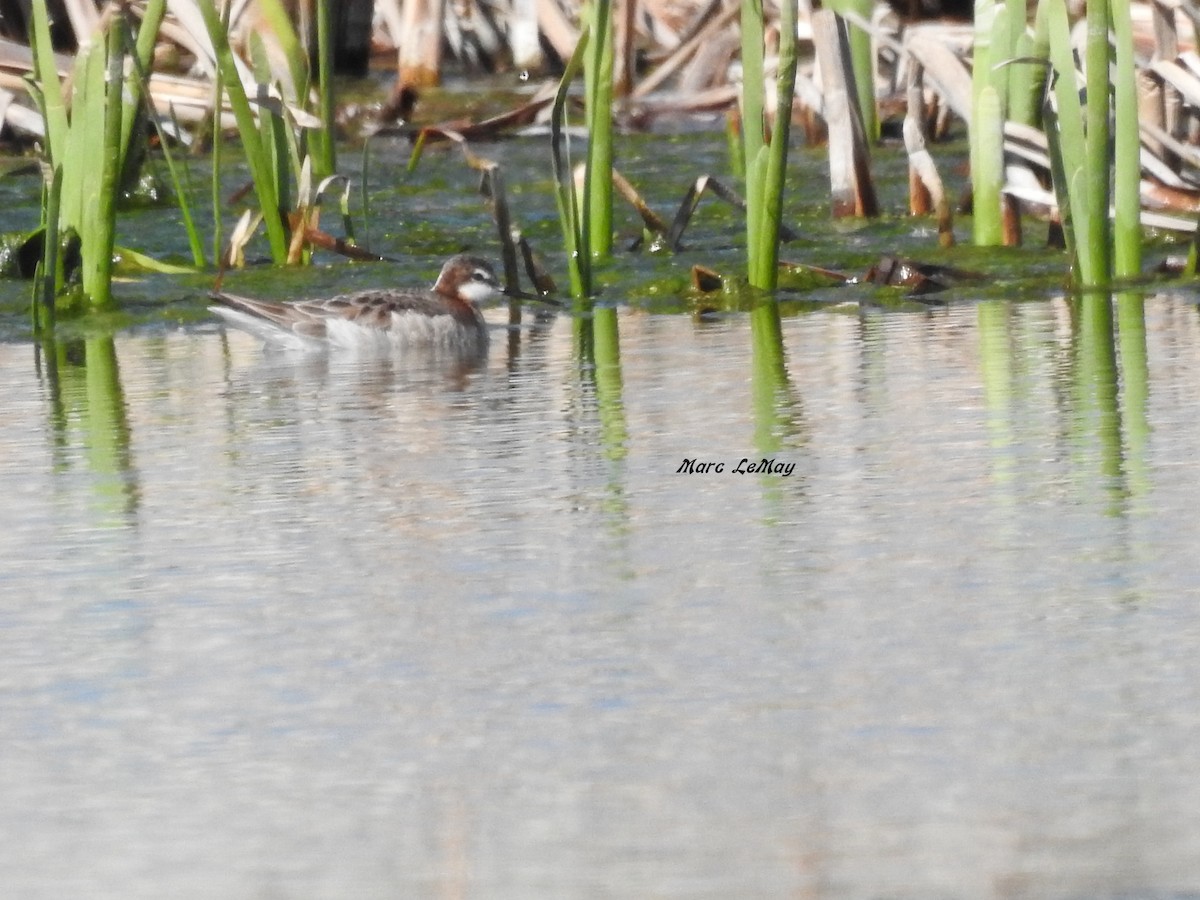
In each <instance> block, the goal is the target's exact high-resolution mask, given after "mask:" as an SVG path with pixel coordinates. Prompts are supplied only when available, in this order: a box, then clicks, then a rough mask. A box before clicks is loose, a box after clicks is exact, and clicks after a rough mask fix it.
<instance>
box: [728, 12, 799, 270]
mask: <svg viewBox="0 0 1200 900" xmlns="http://www.w3.org/2000/svg"><path fill="white" fill-rule="evenodd" d="M754 5H755V0H751V2H749V3H746V4H745V5H743V7H742V57H743V68H744V69H745V71H746V75H745V78H744V80H743V84H742V92H743V108H744V109H745V111H746V112H745V116H746V118H745V122H744V127H743V134H744V140H745V148H746V270H747V276H748V278H749V280H750V284H751V285H753V286H754V287H757V288H761V289H762V290H766V291H773V290H774V289H775V286H776V284H777V282H778V270H779V233H780V228H781V226H782V224H783V194H784V181H785V178H786V175H787V158H788V141H789V138H790V125H791V119H792V98H793V96H794V94H795V89H796V69H797V63H798V60H797V52H796V15H797V4H796V0H783V2H782V4H781V12H782V18H781V20H780V25H779V35H780V37H779V72H778V75H777V77H776V82H775V88H776V109H775V122H774V128H773V129H772V132H771V137H770V141H769V142H766V141H764V137H763V135H764V133H765V131H766V127H767V123H766V119H765V115H764V103H763V97H762V95H763V92H764V90H765V84H764V82H763V78H762V57H763V45H762V33H763V23H762V17H761V10H762V7H761V5H759V6H758V10H759V17H758V19H757V20H754V18H753V16H752V15H749V14H748V13H747V9H748V8H749V7H751V6H754ZM747 59H749V60H750V65H749V66H746V60H747ZM752 70H757V72H758V73H759V75H758V77H752V76H751V71H752Z"/></svg>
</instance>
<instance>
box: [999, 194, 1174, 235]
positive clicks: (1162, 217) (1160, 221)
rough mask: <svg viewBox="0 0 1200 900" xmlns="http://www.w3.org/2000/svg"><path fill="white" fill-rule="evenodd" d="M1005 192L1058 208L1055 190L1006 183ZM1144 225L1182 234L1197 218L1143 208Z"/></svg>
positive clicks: (1023, 199) (1142, 218) (1141, 217)
mask: <svg viewBox="0 0 1200 900" xmlns="http://www.w3.org/2000/svg"><path fill="white" fill-rule="evenodd" d="M1004 191H1005V193H1009V194H1012V196H1014V197H1016V198H1018V199H1019V200H1022V201H1024V202H1026V203H1034V204H1037V205H1040V206H1045V207H1046V208H1048V209H1057V208H1058V206H1057V202H1056V200H1055V197H1054V192H1053V191H1048V190H1046V189H1045V188H1042V187H1032V186H1017V185H1005V187H1004ZM1139 218H1140V219H1141V222H1142V224H1143V225H1145V226H1146V227H1147V228H1159V229H1162V230H1163V231H1176V232H1179V233H1180V234H1190V233H1193V232H1195V231H1196V218H1195V216H1192V217H1190V218H1182V217H1180V216H1172V215H1167V214H1164V213H1160V212H1155V211H1153V210H1147V209H1143V210H1142V211H1141V214H1140V216H1139Z"/></svg>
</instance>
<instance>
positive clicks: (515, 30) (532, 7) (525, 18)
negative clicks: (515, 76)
mask: <svg viewBox="0 0 1200 900" xmlns="http://www.w3.org/2000/svg"><path fill="white" fill-rule="evenodd" d="M508 46H509V50H510V52H511V53H512V61H513V65H514V66H515V67H516V68H517V69H519V70H521V71H523V72H534V73H539V74H540V73H541V72H543V71H545V69H546V54H545V53H544V52H543V51H542V43H541V41H540V40H539V39H538V12H537V0H512V18H510V19H509V22H508Z"/></svg>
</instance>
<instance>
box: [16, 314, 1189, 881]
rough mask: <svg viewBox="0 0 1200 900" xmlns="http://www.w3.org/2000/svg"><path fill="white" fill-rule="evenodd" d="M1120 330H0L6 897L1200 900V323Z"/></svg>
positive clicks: (930, 325)
mask: <svg viewBox="0 0 1200 900" xmlns="http://www.w3.org/2000/svg"><path fill="white" fill-rule="evenodd" d="M1113 303H1114V304H1115V305H1114V306H1113V307H1112V309H1111V311H1110V312H1109V314H1108V321H1107V323H1106V322H1105V315H1106V314H1105V310H1104V306H1103V303H1102V304H1100V305H1099V307H1098V308H1096V309H1092V310H1088V309H1086V308H1084V307H1083V306H1082V305H1074V304H1075V301H1068V300H1061V301H1056V302H1054V303H990V304H987V305H981V306H979V307H975V306H973V305H967V304H963V305H960V306H951V307H949V308H946V309H943V310H939V311H932V312H930V313H927V314H923V315H913V314H902V315H897V314H891V313H887V312H882V313H872V314H871V315H869V316H867V317H865V318H859V317H857V316H850V315H842V314H815V315H805V316H796V317H783V318H782V319H780V318H779V317H778V316H777V314H776V313H777V311H776V310H775V309H773V308H770V307H764V309H762V310H759V311H756V312H755V313H753V314H752V315H751V316H749V317H744V316H741V315H738V316H730V317H727V318H719V319H717V320H715V321H708V322H704V323H700V324H697V323H694V322H692V321H690V320H688V319H685V318H683V317H676V316H655V315H647V314H644V313H630V312H621V313H616V314H611V313H605V312H603V311H599V310H598V311H596V314H595V315H594V316H593V317H591V318H586V317H580V318H579V319H578V320H575V319H574V318H572V320H568V319H567V318H566V317H562V318H561V319H559V320H557V321H554V322H550V323H546V324H545V325H544V327H542V326H538V325H537V324H536V323H526V324H523V325H522V326H521V328H520V330H519V331H518V330H516V329H513V330H511V331H510V332H509V336H510V339H509V340H507V341H505V340H502V339H500V338H499V335H497V339H496V340H494V341H493V344H492V352H491V356H490V358H489V359H488V360H487V361H486V363H484V364H483V365H482V366H480V367H478V368H475V369H472V370H470V371H468V372H465V373H464V372H454V371H450V372H447V371H446V370H444V369H442V368H439V367H433V368H432V369H430V370H427V371H424V370H413V369H412V368H406V367H405V366H403V365H401V364H397V363H395V362H394V361H390V360H389V361H376V362H372V361H368V360H363V359H355V358H340V357H336V356H332V357H316V358H294V357H293V358H281V357H278V356H271V355H264V354H262V353H261V351H260V349H259V347H258V346H257V342H254V341H252V340H250V339H243V337H242V336H237V337H234V336H231V337H230V339H229V340H228V341H226V340H224V339H223V338H221V337H220V336H219V335H217V334H215V333H212V332H202V331H180V332H168V333H156V334H154V335H151V336H149V337H147V336H146V335H142V334H134V335H124V336H120V337H118V339H117V341H116V342H115V344H116V351H117V354H119V356H120V363H121V366H120V378H119V379H117V378H115V377H114V376H115V373H116V372H117V366H116V354H113V353H111V349H112V348H111V346H109V348H108V349H109V351H110V352H109V353H107V354H106V353H105V352H104V348H103V345H101V346H99V347H97V348H96V349H95V350H92V349H90V348H89V346H88V345H87V344H78V345H74V346H73V349H71V350H70V351H69V352H68V351H67V350H65V349H64V348H63V347H59V348H55V349H53V350H51V349H49V348H46V349H44V350H42V351H41V357H40V358H39V365H40V369H38V370H37V371H36V372H32V371H31V370H32V369H33V367H32V366H31V365H30V357H29V354H28V353H27V352H26V350H27V348H26V347H24V346H21V347H18V348H13V347H12V346H11V345H0V381H3V383H5V384H6V385H7V386H10V388H11V395H12V396H11V397H10V401H9V403H8V404H6V406H5V410H4V414H5V417H6V418H5V426H6V427H5V428H4V430H3V438H4V454H5V461H6V465H5V466H3V467H0V495H2V496H4V497H5V500H6V502H5V503H4V504H2V505H0V517H2V521H0V558H3V559H6V560H14V559H20V560H22V561H23V564H22V565H20V566H15V565H9V566H6V567H4V571H3V572H0V586H2V587H3V589H4V590H3V592H4V595H5V602H4V604H3V607H2V609H0V661H3V665H0V713H2V715H0V721H2V722H3V723H5V724H4V726H3V727H4V728H6V729H7V731H5V732H4V735H3V736H4V737H5V738H7V740H6V741H5V742H4V746H5V748H6V752H5V765H4V766H0V793H2V794H3V795H4V797H5V800H6V802H5V804H4V806H3V808H2V809H0V828H2V829H3V830H4V832H5V834H7V835H9V836H10V841H9V864H8V866H7V867H6V871H5V875H6V882H5V883H6V885H7V886H10V888H11V890H15V891H16V892H17V893H19V894H22V895H29V896H82V895H86V896H89V897H126V896H131V895H133V896H168V895H170V896H190V895H191V894H189V888H190V889H192V890H193V893H194V892H196V891H198V892H199V893H204V892H205V891H206V890H207V891H208V892H209V893H213V892H220V893H223V894H228V895H230V896H247V895H249V896H258V895H263V896H266V895H281V896H284V895H286V896H293V895H294V896H314V897H341V896H346V895H347V893H354V894H355V895H356V896H360V895H361V896H428V895H431V894H436V893H438V892H439V891H441V892H450V893H464V892H465V893H471V894H478V895H480V896H488V897H493V896H494V897H520V898H540V897H560V896H574V895H578V894H579V893H580V892H581V886H582V888H583V893H587V892H588V891H589V890H591V892H592V893H595V894H597V895H607V894H620V895H632V896H659V895H669V894H671V893H672V892H674V893H679V892H680V891H681V890H682V891H683V892H685V893H693V894H696V895H702V896H713V897H717V896H720V897H726V896H789V895H792V894H800V895H804V894H812V895H814V896H815V895H821V896H830V897H837V896H854V897H859V896H861V897H873V896H884V895H887V896H892V895H896V896H905V897H924V896H934V895H941V894H947V893H950V894H952V895H962V896H976V895H979V896H988V895H989V894H995V893H996V892H997V889H996V887H995V886H996V885H1001V886H1002V888H1003V889H1002V890H1000V891H999V892H1000V893H1004V892H1005V890H1008V892H1009V893H1012V891H1013V890H1016V892H1017V893H1019V894H1022V895H1028V896H1053V897H1072V896H1079V897H1082V896H1088V897H1090V896H1096V895H1097V894H1098V893H1101V894H1104V893H1105V892H1106V891H1107V892H1108V894H1112V895H1116V894H1117V893H1120V894H1121V895H1122V896H1126V895H1127V896H1158V895H1160V894H1162V893H1163V891H1166V890H1169V889H1171V888H1172V887H1173V886H1175V885H1178V884H1180V883H1194V882H1195V881H1196V879H1197V878H1200V868H1198V865H1200V864H1198V863H1197V862H1196V860H1200V852H1197V846H1196V845H1197V841H1198V840H1200V838H1197V837H1196V836H1197V835H1200V828H1197V827H1196V821H1195V820H1196V819H1197V815H1198V814H1197V812H1196V811H1197V810H1200V800H1198V798H1197V788H1196V786H1195V784H1194V782H1195V779H1194V778H1190V777H1189V772H1190V770H1189V768H1188V766H1189V765H1190V761H1191V756H1190V753H1191V751H1192V748H1194V747H1195V746H1196V744H1197V742H1200V714H1198V713H1197V712H1196V711H1197V710H1198V709H1200V698H1198V697H1197V692H1198V688H1197V686H1198V685H1200V659H1198V658H1197V656H1196V654H1195V652H1194V647H1195V644H1196V641H1197V639H1198V636H1200V614H1198V613H1197V609H1196V603H1195V596H1196V591H1197V580H1196V575H1195V572H1194V568H1195V567H1194V564H1193V562H1192V557H1193V555H1194V554H1193V553H1192V551H1193V550H1194V547H1195V545H1196V543H1197V542H1198V541H1200V527H1198V526H1197V524H1196V519H1195V515H1194V510H1195V507H1196V505H1197V502H1200V501H1198V500H1197V496H1198V489H1197V484H1198V483H1200V480H1198V479H1197V478H1196V463H1195V460H1194V450H1193V448H1194V447H1195V445H1196V442H1197V440H1198V439H1200V438H1198V437H1197V431H1198V429H1200V412H1198V407H1200V400H1198V399H1197V396H1198V395H1197V392H1196V391H1195V389H1194V386H1195V383H1196V379H1197V377H1198V376H1197V370H1198V368H1200V319H1198V317H1197V316H1196V313H1195V311H1194V310H1193V309H1192V308H1191V307H1189V306H1185V305H1182V304H1177V303H1173V302H1170V301H1163V300H1159V301H1156V302H1153V303H1150V302H1147V303H1145V304H1143V303H1142V302H1141V300H1136V301H1128V302H1127V301H1126V299H1125V298H1123V297H1120V296H1118V297H1116V298H1114V300H1113ZM1088 317H1090V318H1088ZM1085 319H1086V321H1085ZM539 329H540V330H539ZM1114 340H1115V341H1116V345H1115V349H1114V345H1113V341H1114ZM64 346H65V345H64ZM93 363H97V365H96V366H95V368H94V371H89V372H85V371H84V368H87V369H89V370H91V369H92V364H93ZM85 364H86V366H85ZM1150 377H1153V378H1154V381H1153V383H1152V388H1153V390H1151V383H1150V382H1149V378H1150ZM90 378H96V379H97V385H96V386H89V379H90ZM102 384H104V385H107V387H106V388H105V389H104V390H101V389H100V385H102ZM1114 385H1115V389H1114ZM1114 390H1115V393H1114ZM43 395H44V396H43ZM105 396H107V400H105V399H103V397H105ZM93 398H99V399H98V400H94V399H93ZM48 408H49V409H51V410H52V414H51V415H50V416H47V414H46V410H47V409H48ZM1114 411H1115V415H1114ZM85 419H86V420H87V422H86V423H85V422H84V420H85ZM93 421H94V422H97V423H99V422H100V421H104V422H106V423H107V424H105V425H104V427H103V428H102V429H101V431H102V432H104V433H105V434H107V435H109V436H108V437H107V438H105V440H107V441H108V443H107V445H106V447H105V449H103V451H102V452H99V451H97V455H96V457H94V458H92V457H89V456H88V455H87V454H89V453H92V452H93V450H92V449H91V446H90V445H91V444H92V443H93V437H92V436H91V431H90V429H92V427H93V425H92V424H91V423H92V422H93ZM1114 428H1115V429H1116V430H1115V431H1114ZM122 444H123V447H124V449H121V445H122ZM1114 447H1116V448H1117V449H1116V450H1115V451H1114V449H1113V448H1114ZM47 448H50V450H51V452H50V453H47ZM755 454H763V455H777V456H778V457H779V458H780V459H782V460H787V461H793V460H794V461H795V462H796V463H797V470H796V473H795V475H793V476H792V477H789V478H778V477H775V478H771V477H762V476H749V477H747V476H744V475H735V474H732V473H731V472H730V471H729V470H730V469H732V467H733V465H732V464H733V463H736V461H737V459H738V458H739V457H742V456H751V457H752V456H754V455H755ZM683 456H688V457H698V458H703V459H706V460H713V461H718V462H720V461H724V462H725V463H726V464H727V467H728V468H727V469H726V471H725V472H724V473H716V472H713V471H706V472H705V473H704V474H695V475H678V474H676V470H677V468H678V466H679V462H680V459H681V458H682V457H683ZM135 461H136V465H135ZM1114 462H1115V464H1116V468H1115V470H1114V468H1113V466H1114ZM1114 471H1115V472H1116V475H1114V474H1113V472H1114ZM122 472H124V475H123V476H122V474H121V473H122ZM1139 472H1140V474H1139ZM121 477H124V478H125V479H126V480H127V481H129V482H130V483H132V484H133V485H136V488H134V491H133V496H134V497H135V502H134V508H135V510H136V513H135V514H136V517H137V520H138V527H137V528H136V529H133V528H125V529H121V530H114V529H109V530H108V531H105V532H98V530H97V529H96V528H95V527H94V525H95V522H96V521H97V520H100V521H104V520H109V521H111V520H112V519H113V518H114V515H113V513H112V512H111V509H109V508H102V509H100V510H99V512H97V509H96V508H95V507H96V506H98V505H99V504H95V503H94V504H92V506H91V507H89V506H88V505H87V504H81V503H77V502H60V501H59V497H60V496H66V497H67V499H68V500H69V501H74V499H75V496H76V495H77V494H78V493H80V492H81V491H82V492H85V494H86V495H87V496H89V497H91V496H92V492H93V491H94V490H95V488H93V486H92V485H93V483H94V482H96V481H105V482H108V481H111V480H112V479H114V478H117V479H118V480H119V479H120V478H121ZM801 478H803V481H801ZM1143 482H1144V486H1143ZM81 483H82V484H83V487H82V488H80V487H78V485H79V484H81ZM797 483H799V484H800V485H802V487H801V488H800V489H799V490H797V489H796V488H795V485H796V484H797ZM1114 484H1115V485H1118V486H1122V487H1121V490H1122V491H1123V492H1124V493H1120V492H1118V493H1117V494H1116V495H1115V496H1116V498H1117V503H1116V508H1118V509H1120V510H1121V511H1122V515H1120V516H1113V515H1110V514H1109V513H1110V511H1111V509H1112V508H1113V507H1114V493H1113V489H1112V486H1113V485H1114ZM72 492H73V493H72ZM103 496H104V497H106V498H107V497H108V495H107V494H105V495H103ZM1132 496H1136V497H1138V500H1139V502H1138V503H1137V504H1136V505H1135V504H1133V503H1131V502H1130V501H1129V499H1128V498H1129V497H1132ZM106 502H108V503H109V504H110V506H111V500H110V499H109V500H106ZM128 503H129V501H128V500H122V504H123V505H122V508H125V506H126V505H128ZM130 515H133V513H131V514H130ZM1129 597H1137V598H1138V601H1139V602H1137V603H1129V602H1127V601H1128V599H1129ZM1047 685H1052V686H1053V689H1052V690H1048V689H1047ZM714 773H720V777H714ZM1181 773H1182V774H1181ZM1064 784H1068V785H1070V790H1069V791H1064V790H1063V789H1062V786H1063V785H1064ZM213 785H219V786H228V787H227V788H225V789H222V790H213ZM1131 816H1132V818H1131ZM1188 822H1192V823H1193V824H1192V825H1190V826H1189V825H1188V824H1187V823H1188ZM1189 847H1190V848H1191V849H1190V850H1189V849H1188V848H1189ZM964 848H966V849H964ZM63 859H69V860H71V862H72V865H71V866H70V867H69V872H68V873H67V875H66V876H63V875H62V873H63V871H64V869H63V867H62V866H61V865H60V863H61V860H63ZM797 860H799V861H800V863H799V865H798V864H797ZM214 861H216V862H214ZM63 878H70V879H73V880H71V881H70V882H69V883H67V884H63V883H61V880H62V879H63ZM195 885H201V886H203V887H202V888H199V889H196V888H195ZM681 885H683V887H682V888H681V887H680V886H681ZM1013 885H1016V886H1017V887H1016V888H1013V887H1012V886H1013ZM1097 886H1100V887H1099V888H1098V887H1097ZM1106 895H1107V894H1106Z"/></svg>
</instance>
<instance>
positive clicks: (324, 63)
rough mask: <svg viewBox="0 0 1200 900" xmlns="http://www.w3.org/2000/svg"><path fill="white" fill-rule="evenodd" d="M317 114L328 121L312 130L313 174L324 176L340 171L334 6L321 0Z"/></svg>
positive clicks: (318, 24)
mask: <svg viewBox="0 0 1200 900" xmlns="http://www.w3.org/2000/svg"><path fill="white" fill-rule="evenodd" d="M316 11H317V107H318V109H317V114H318V115H319V116H320V117H321V121H322V122H323V123H324V127H323V128H319V129H317V130H315V131H313V132H311V133H310V136H309V137H310V141H311V143H312V145H313V147H312V151H311V154H312V156H313V174H314V175H316V176H317V177H318V178H324V177H326V176H328V175H332V174H333V173H334V172H336V171H337V142H336V140H335V139H334V106H335V99H334V84H333V81H334V79H333V5H332V3H331V2H330V0H317V10H316Z"/></svg>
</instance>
